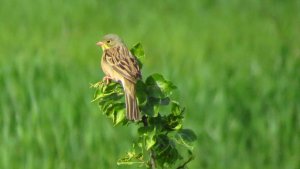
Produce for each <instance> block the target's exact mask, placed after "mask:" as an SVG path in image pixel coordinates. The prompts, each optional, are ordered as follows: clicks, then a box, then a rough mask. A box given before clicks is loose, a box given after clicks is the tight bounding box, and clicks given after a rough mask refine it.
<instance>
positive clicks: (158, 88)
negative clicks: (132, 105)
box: [146, 73, 176, 98]
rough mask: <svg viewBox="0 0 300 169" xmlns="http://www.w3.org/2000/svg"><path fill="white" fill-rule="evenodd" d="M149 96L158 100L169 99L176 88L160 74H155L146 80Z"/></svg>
mask: <svg viewBox="0 0 300 169" xmlns="http://www.w3.org/2000/svg"><path fill="white" fill-rule="evenodd" d="M146 86H147V94H148V95H149V96H152V97H156V98H165V97H169V96H170V95H171V94H172V91H173V90H174V89H176V86H175V85H174V84H173V83H172V82H170V81H167V80H165V79H164V77H163V76H162V75H160V74H157V73H156V74H153V75H151V76H149V77H148V78H147V79H146Z"/></svg>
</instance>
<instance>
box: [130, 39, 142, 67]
mask: <svg viewBox="0 0 300 169" xmlns="http://www.w3.org/2000/svg"><path fill="white" fill-rule="evenodd" d="M130 52H131V53H132V54H133V55H134V56H135V57H136V58H137V60H138V64H139V67H140V68H142V67H143V62H144V59H145V52H144V49H143V46H142V44H141V43H137V44H136V45H134V46H133V48H131V49H130Z"/></svg>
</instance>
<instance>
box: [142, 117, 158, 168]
mask: <svg viewBox="0 0 300 169" xmlns="http://www.w3.org/2000/svg"><path fill="white" fill-rule="evenodd" d="M142 122H143V124H144V126H145V127H147V126H148V118H147V116H145V115H144V116H143V117H142ZM155 161H156V158H155V154H154V152H153V150H150V167H151V169H155V168H156V162H155Z"/></svg>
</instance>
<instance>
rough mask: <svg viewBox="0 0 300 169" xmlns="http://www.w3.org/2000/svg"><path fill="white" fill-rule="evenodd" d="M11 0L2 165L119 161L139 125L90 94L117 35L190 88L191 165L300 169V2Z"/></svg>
mask: <svg viewBox="0 0 300 169" xmlns="http://www.w3.org/2000/svg"><path fill="white" fill-rule="evenodd" d="M0 3H1V5H0V21H1V23H0V90H1V94H0V112H1V113H0V168H1V169H20V168H25V169H54V168H55V169H71V168H72V169H96V168H97V169H103V168H117V166H116V161H117V159H118V158H119V157H121V156H122V155H123V154H122V153H125V152H126V150H128V149H129V148H130V147H131V141H132V140H133V139H134V138H135V136H136V135H137V133H136V130H135V128H134V126H130V127H128V128H125V129H124V127H112V125H111V122H110V120H108V119H106V118H105V116H103V115H102V114H101V112H99V110H98V107H97V105H96V104H95V103H91V102H90V101H91V100H92V96H93V92H94V91H93V90H92V89H90V88H89V84H90V83H93V82H96V81H98V80H100V79H102V77H103V74H102V71H101V70H100V67H99V62H100V57H101V54H102V52H101V50H100V48H99V47H97V46H96V45H95V43H96V42H97V41H98V40H100V39H101V38H102V36H103V35H104V34H107V33H117V34H119V35H120V36H121V37H122V38H123V39H124V41H125V42H126V43H127V45H128V46H130V47H131V46H133V45H134V44H135V43H137V42H141V43H142V44H143V45H144V48H145V52H146V55H147V56H146V61H145V65H144V68H143V74H144V77H145V76H147V75H150V74H151V73H154V72H159V73H162V74H163V75H164V76H165V77H166V78H167V79H170V80H172V81H173V82H174V83H175V84H176V85H177V86H178V88H179V90H178V91H177V92H176V97H177V98H178V99H179V100H180V101H181V103H182V104H183V105H184V106H186V110H187V111H186V119H185V121H184V125H185V127H187V128H192V129H194V130H195V131H196V133H197V135H198V141H197V143H196V145H195V149H194V152H195V154H196V159H195V160H194V161H192V162H191V163H190V168H192V169H198V168H204V169H206V168H207V169H223V168H230V169H252V168H263V169H299V168H300V160H299V159H300V151H299V150H300V2H299V1H292V0H290V1H279V0H277V1H271V0H264V1H259V0H248V1H238V0H228V1H224V0H203V1H197V0H195V1H188V0H187V1H176V2H175V1H172V0H166V1H150V0H146V1H138V0H136V1H135V0H129V1H116V0H111V1H97V0H62V1H58V0H48V1H47V0H26V1H23V0H1V1H0ZM120 168H130V167H120ZM132 168H135V167H132Z"/></svg>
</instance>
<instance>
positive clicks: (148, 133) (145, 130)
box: [138, 126, 156, 150]
mask: <svg viewBox="0 0 300 169" xmlns="http://www.w3.org/2000/svg"><path fill="white" fill-rule="evenodd" d="M138 133H139V134H140V135H143V136H144V138H145V144H146V149H147V150H149V149H150V148H151V147H152V146H153V145H154V144H155V143H156V139H155V135H156V128H155V127H153V126H150V127H148V126H147V127H140V128H139V129H138Z"/></svg>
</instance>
